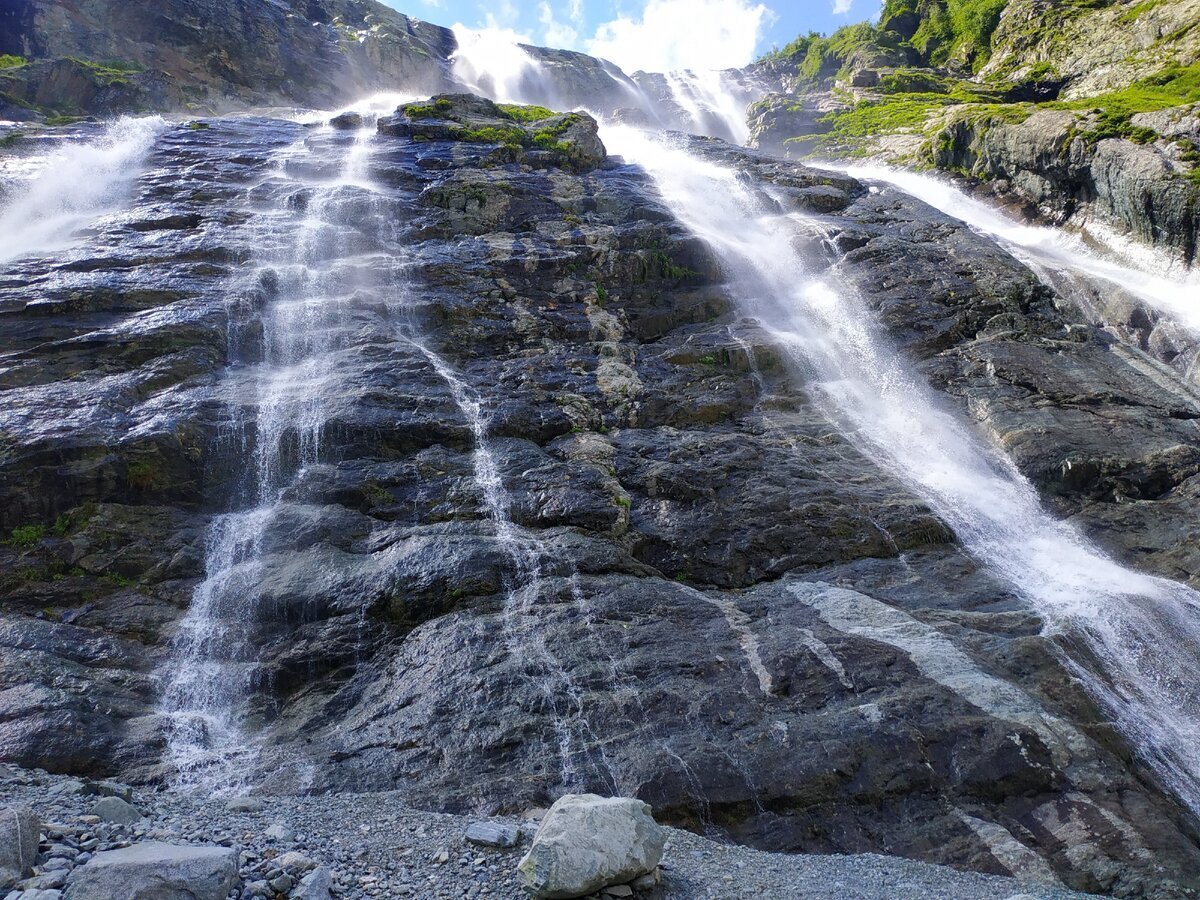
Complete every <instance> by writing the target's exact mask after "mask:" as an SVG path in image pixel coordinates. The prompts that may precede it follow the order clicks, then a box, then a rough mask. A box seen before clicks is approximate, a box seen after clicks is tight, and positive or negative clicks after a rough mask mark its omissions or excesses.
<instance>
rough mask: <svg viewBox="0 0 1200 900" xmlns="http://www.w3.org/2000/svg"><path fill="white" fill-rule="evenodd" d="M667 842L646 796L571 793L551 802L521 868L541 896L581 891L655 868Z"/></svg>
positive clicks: (548, 898) (542, 899) (552, 899)
mask: <svg viewBox="0 0 1200 900" xmlns="http://www.w3.org/2000/svg"><path fill="white" fill-rule="evenodd" d="M665 843H666V832H665V831H664V830H663V829H662V827H661V826H659V824H658V823H657V822H655V821H654V818H653V816H652V815H651V810H650V806H649V805H648V804H646V803H643V802H642V801H641V800H636V799H633V798H630V797H600V796H598V795H596V794H567V795H566V796H564V797H560V798H559V799H558V800H557V801H556V802H555V803H554V805H553V806H551V807H550V811H549V812H548V813H547V814H546V817H545V819H543V820H542V824H541V827H540V828H539V829H538V833H537V836H536V837H534V839H533V845H532V846H531V847H530V848H529V852H528V853H526V854H525V856H524V858H522V860H521V862H520V863H519V865H518V866H517V870H518V871H519V873H520V875H521V878H522V880H523V881H524V883H525V887H526V889H527V890H528V891H529V892H530V893H531V894H532V895H533V896H534V897H535V898H537V900H562V898H570V897H582V896H584V895H585V894H590V893H592V892H594V891H597V890H600V889H601V888H604V887H607V886H609V885H616V884H626V883H628V882H630V881H632V880H633V879H635V878H638V877H639V876H641V875H645V874H647V873H648V872H652V871H653V870H654V869H655V867H656V866H657V865H658V864H659V861H660V860H661V859H662V852H663V845H664V844H665Z"/></svg>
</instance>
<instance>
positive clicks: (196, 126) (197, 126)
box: [188, 122, 212, 131]
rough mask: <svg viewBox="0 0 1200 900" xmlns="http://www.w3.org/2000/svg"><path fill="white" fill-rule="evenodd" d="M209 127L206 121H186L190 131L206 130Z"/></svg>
mask: <svg viewBox="0 0 1200 900" xmlns="http://www.w3.org/2000/svg"><path fill="white" fill-rule="evenodd" d="M211 127H212V126H210V125H209V124H208V123H207V122H188V128H189V129H190V130H192V131H208V129H209V128H211Z"/></svg>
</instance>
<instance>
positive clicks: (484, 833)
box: [466, 822, 521, 847]
mask: <svg viewBox="0 0 1200 900" xmlns="http://www.w3.org/2000/svg"><path fill="white" fill-rule="evenodd" d="M466 837H467V840H468V841H470V842H471V843H472V844H479V845H480V846H482V847H515V846H517V842H518V841H520V839H521V829H520V828H518V827H517V826H516V825H510V824H509V823H507V822H472V823H471V824H470V825H468V826H467V832H466Z"/></svg>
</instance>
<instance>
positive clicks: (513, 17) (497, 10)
mask: <svg viewBox="0 0 1200 900" xmlns="http://www.w3.org/2000/svg"><path fill="white" fill-rule="evenodd" d="M480 9H481V10H483V12H484V17H483V27H484V28H495V29H496V30H502V29H505V28H512V27H513V26H514V25H516V23H517V20H518V19H520V18H521V11H520V10H519V9H517V7H516V5H515V4H514V3H513V2H512V0H500V2H499V3H488V4H486V5H485V4H480Z"/></svg>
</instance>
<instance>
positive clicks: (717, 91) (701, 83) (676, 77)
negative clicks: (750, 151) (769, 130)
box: [665, 70, 752, 144]
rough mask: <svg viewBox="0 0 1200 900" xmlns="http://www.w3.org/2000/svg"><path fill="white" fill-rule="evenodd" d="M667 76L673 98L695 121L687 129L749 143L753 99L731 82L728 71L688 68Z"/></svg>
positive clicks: (693, 132)
mask: <svg viewBox="0 0 1200 900" xmlns="http://www.w3.org/2000/svg"><path fill="white" fill-rule="evenodd" d="M665 77H666V80H667V86H668V88H669V89H670V91H671V98H672V99H673V100H674V101H675V103H677V104H678V105H679V107H680V109H682V110H683V111H684V112H685V113H686V114H687V117H688V118H689V119H690V120H691V124H690V127H685V128H684V130H685V131H689V132H691V133H692V134H700V135H712V136H714V137H719V138H723V139H725V140H728V141H731V142H733V143H735V144H745V143H746V141H748V140H749V139H750V125H749V123H748V121H747V117H746V109H747V107H748V106H749V105H750V103H751V102H752V98H750V97H747V96H743V92H742V91H741V89H740V88H738V87H735V86H733V85H731V84H730V83H729V82H728V80H727V78H726V73H724V72H719V71H715V70H708V71H697V72H693V71H690V70H684V71H681V72H670V73H668V74H667V75H666V76H665Z"/></svg>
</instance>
